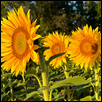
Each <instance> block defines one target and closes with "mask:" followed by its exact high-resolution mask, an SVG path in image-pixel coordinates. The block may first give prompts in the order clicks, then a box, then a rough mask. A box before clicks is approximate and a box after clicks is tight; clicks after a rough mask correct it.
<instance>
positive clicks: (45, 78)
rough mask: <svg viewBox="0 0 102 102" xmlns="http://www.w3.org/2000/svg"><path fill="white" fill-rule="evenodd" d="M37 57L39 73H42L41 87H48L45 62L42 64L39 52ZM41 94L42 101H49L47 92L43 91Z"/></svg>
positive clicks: (41, 56) (41, 55)
mask: <svg viewBox="0 0 102 102" xmlns="http://www.w3.org/2000/svg"><path fill="white" fill-rule="evenodd" d="M39 57H40V66H41V71H42V81H43V86H48V78H47V71H46V65H45V62H44V57H43V54H42V53H41V52H40V51H39ZM43 94H44V100H45V101H49V95H48V90H43Z"/></svg>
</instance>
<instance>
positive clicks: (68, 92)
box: [64, 65, 70, 101]
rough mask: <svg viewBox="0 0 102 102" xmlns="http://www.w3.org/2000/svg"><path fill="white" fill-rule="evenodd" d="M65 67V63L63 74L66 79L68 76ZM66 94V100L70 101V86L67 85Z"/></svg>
mask: <svg viewBox="0 0 102 102" xmlns="http://www.w3.org/2000/svg"><path fill="white" fill-rule="evenodd" d="M67 70H68V69H67V67H66V65H65V70H64V73H65V76H66V79H67V78H69V72H68V71H67ZM66 91H67V95H68V101H70V86H67V90H66Z"/></svg>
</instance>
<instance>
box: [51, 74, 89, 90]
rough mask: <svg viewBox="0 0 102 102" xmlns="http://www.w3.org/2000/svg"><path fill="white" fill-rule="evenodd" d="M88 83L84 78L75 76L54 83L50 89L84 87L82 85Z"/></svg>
mask: <svg viewBox="0 0 102 102" xmlns="http://www.w3.org/2000/svg"><path fill="white" fill-rule="evenodd" d="M87 83H88V82H87V81H86V80H84V79H83V78H82V77H80V76H74V77H69V78H67V79H64V80H61V81H57V82H54V83H53V85H52V86H51V87H50V89H54V88H57V87H60V86H68V85H82V84H87Z"/></svg>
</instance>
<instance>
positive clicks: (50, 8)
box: [1, 1, 101, 36]
mask: <svg viewBox="0 0 102 102" xmlns="http://www.w3.org/2000/svg"><path fill="white" fill-rule="evenodd" d="M20 5H22V6H23V8H24V11H25V13H27V11H28V9H31V19H32V21H34V20H35V19H37V24H40V28H39V29H38V32H40V34H41V35H42V36H44V35H48V33H52V32H54V31H56V30H58V31H59V32H63V33H64V32H65V34H66V35H70V34H71V31H72V30H75V29H76V28H77V27H81V28H83V26H85V25H86V24H89V25H92V27H93V28H96V27H97V26H98V27H99V30H101V1H97V2H95V1H75V2H73V1H1V19H2V17H7V12H8V11H9V10H12V9H14V7H15V8H16V9H18V8H19V6H20Z"/></svg>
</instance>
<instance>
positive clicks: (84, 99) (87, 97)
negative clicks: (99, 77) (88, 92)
mask: <svg viewBox="0 0 102 102" xmlns="http://www.w3.org/2000/svg"><path fill="white" fill-rule="evenodd" d="M80 101H92V98H91V96H86V97H84V98H81V99H80Z"/></svg>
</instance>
